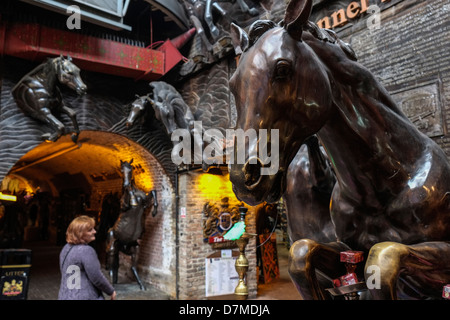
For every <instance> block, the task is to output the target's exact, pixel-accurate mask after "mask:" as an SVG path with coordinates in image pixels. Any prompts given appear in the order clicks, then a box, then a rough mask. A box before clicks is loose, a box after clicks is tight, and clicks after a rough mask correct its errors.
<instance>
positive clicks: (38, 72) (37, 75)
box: [12, 58, 60, 95]
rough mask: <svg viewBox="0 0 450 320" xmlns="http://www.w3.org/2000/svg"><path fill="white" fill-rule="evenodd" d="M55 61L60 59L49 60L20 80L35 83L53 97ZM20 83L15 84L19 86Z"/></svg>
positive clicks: (55, 72)
mask: <svg viewBox="0 0 450 320" xmlns="http://www.w3.org/2000/svg"><path fill="white" fill-rule="evenodd" d="M57 59H60V58H55V59H49V60H47V61H46V62H45V63H42V64H40V65H38V66H37V67H36V68H34V69H33V70H31V71H30V72H28V73H27V74H26V75H25V76H23V77H22V79H27V80H30V81H37V82H38V83H39V84H40V85H42V86H43V87H44V89H45V90H46V91H47V92H48V93H49V94H50V95H53V94H54V90H55V88H56V84H57V76H56V74H57V65H58V62H57ZM21 82H22V81H19V82H17V84H16V86H18V85H20V84H21ZM16 86H15V87H16ZM15 87H14V88H15ZM14 88H13V89H12V91H13V90H14Z"/></svg>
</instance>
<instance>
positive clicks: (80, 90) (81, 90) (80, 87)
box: [77, 84, 87, 96]
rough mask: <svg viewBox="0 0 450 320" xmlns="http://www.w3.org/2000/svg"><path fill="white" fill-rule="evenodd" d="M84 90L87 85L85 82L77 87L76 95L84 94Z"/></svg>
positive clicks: (85, 90)
mask: <svg viewBox="0 0 450 320" xmlns="http://www.w3.org/2000/svg"><path fill="white" fill-rule="evenodd" d="M86 92H87V86H86V85H85V84H83V85H81V86H79V87H77V94H78V95H80V96H82V95H85V94H86Z"/></svg>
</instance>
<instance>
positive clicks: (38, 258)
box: [24, 241, 300, 300]
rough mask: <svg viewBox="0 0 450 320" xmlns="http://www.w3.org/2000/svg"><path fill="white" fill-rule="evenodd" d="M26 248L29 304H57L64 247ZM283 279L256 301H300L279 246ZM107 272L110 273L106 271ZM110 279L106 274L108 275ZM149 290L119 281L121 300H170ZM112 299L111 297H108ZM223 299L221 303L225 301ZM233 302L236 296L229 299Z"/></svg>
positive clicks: (284, 251) (260, 288) (38, 244)
mask: <svg viewBox="0 0 450 320" xmlns="http://www.w3.org/2000/svg"><path fill="white" fill-rule="evenodd" d="M24 247H26V248H27V249H31V250H32V266H31V272H30V282H29V288H28V300H56V299H57V298H58V291H59V285H60V281H61V275H60V271H59V268H58V257H59V252H60V251H61V247H60V246H55V245H52V244H49V243H45V242H39V241H37V242H30V243H27V244H26V245H25V246H24ZM278 258H279V264H280V278H279V279H276V280H274V281H272V282H271V283H268V284H264V285H259V286H258V295H257V297H256V298H255V300H299V299H300V295H299V294H298V292H297V290H296V289H295V287H294V285H293V284H292V281H291V280H290V278H289V275H288V273H287V249H285V248H284V247H283V246H282V245H279V246H278ZM104 272H106V271H104ZM105 275H106V273H105ZM146 287H147V290H145V291H141V290H140V289H139V286H138V285H137V283H135V282H132V281H131V280H129V281H128V280H127V279H123V278H119V283H118V284H116V285H115V288H116V292H117V299H118V300H169V299H170V297H169V296H168V295H167V294H165V293H164V292H162V291H161V290H159V289H157V288H154V287H153V286H151V285H149V284H146ZM106 298H107V299H108V297H106ZM223 298H224V297H222V298H221V299H223ZM228 298H229V299H230V300H233V298H234V297H233V296H231V297H227V298H226V299H228Z"/></svg>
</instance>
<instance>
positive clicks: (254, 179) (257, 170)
mask: <svg viewBox="0 0 450 320" xmlns="http://www.w3.org/2000/svg"><path fill="white" fill-rule="evenodd" d="M261 167H262V165H261V161H260V160H259V159H256V161H255V159H249V160H248V161H247V162H246V164H245V165H244V170H243V171H244V175H245V185H246V186H247V187H248V188H251V187H252V186H254V185H256V184H258V182H259V181H260V180H261Z"/></svg>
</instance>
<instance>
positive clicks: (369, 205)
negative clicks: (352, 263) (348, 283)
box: [230, 0, 450, 299]
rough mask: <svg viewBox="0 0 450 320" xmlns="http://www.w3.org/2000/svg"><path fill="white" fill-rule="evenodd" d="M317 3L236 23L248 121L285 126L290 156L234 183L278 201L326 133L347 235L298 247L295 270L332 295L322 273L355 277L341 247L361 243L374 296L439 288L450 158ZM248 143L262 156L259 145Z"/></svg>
mask: <svg viewBox="0 0 450 320" xmlns="http://www.w3.org/2000/svg"><path fill="white" fill-rule="evenodd" d="M311 9H312V1H311V0H291V1H290V3H289V4H288V6H287V9H286V13H285V17H284V20H283V21H282V23H281V25H274V24H273V23H269V22H268V23H262V22H259V23H258V24H256V25H255V26H254V27H253V28H251V29H250V31H249V35H250V36H248V35H247V34H246V33H245V31H243V30H242V29H240V28H239V27H237V26H234V27H233V30H234V31H233V32H234V33H235V35H234V36H233V39H240V40H241V41H240V43H241V50H242V52H243V53H242V56H241V58H240V62H239V65H238V67H237V69H236V71H235V73H234V74H233V76H232V77H231V79H230V89H231V90H232V92H233V94H234V96H235V98H236V107H237V110H238V120H237V127H239V128H241V129H243V130H247V129H255V130H256V129H267V130H272V129H274V130H278V132H279V143H278V150H279V164H280V165H279V170H278V171H277V172H276V173H275V174H271V175H261V174H260V172H261V170H260V169H261V168H262V167H263V166H264V165H266V164H263V162H262V161H261V160H260V159H249V158H248V157H247V158H246V161H245V163H244V164H232V165H230V180H231V182H232V184H233V189H234V192H235V194H236V195H237V197H238V198H239V199H240V200H242V201H245V202H247V203H248V204H251V205H255V204H257V203H260V202H262V201H268V202H273V201H276V200H278V199H279V197H280V195H282V194H283V193H284V191H285V189H286V168H287V167H288V165H289V164H290V162H291V161H292V159H293V158H294V156H295V154H296V153H297V151H298V149H299V148H300V146H301V144H302V143H303V142H304V141H305V139H307V138H308V137H309V136H311V135H313V134H317V136H318V138H319V139H320V141H321V143H322V145H323V146H324V148H325V150H326V153H327V154H328V157H329V159H330V162H331V163H332V166H333V169H334V172H335V174H336V179H337V183H336V184H335V187H334V189H333V193H332V196H331V201H330V217H331V220H332V222H333V225H334V227H335V231H336V236H337V241H332V242H328V243H326V242H320V241H315V240H314V239H302V240H299V241H297V242H296V243H294V244H293V246H292V247H291V250H290V263H289V273H290V275H291V278H292V279H293V281H294V283H295V284H296V286H297V288H298V290H299V292H300V294H301V295H302V297H303V298H304V299H326V298H329V296H328V294H327V292H326V290H325V289H326V288H324V286H323V284H322V283H323V282H320V283H319V281H318V274H319V273H321V274H323V275H325V276H326V277H328V279H335V278H337V277H339V276H340V275H343V274H344V273H345V268H344V267H343V266H342V264H341V263H340V262H339V255H340V252H341V251H345V250H349V249H352V250H360V251H363V252H364V253H365V256H366V263H365V268H364V272H362V274H359V276H360V277H361V276H363V277H365V280H366V283H369V282H368V281H369V280H370V279H371V277H372V276H373V275H375V276H376V279H378V281H376V282H375V283H371V286H370V287H369V286H368V287H369V288H368V289H369V291H370V295H371V297H372V298H373V299H398V298H405V299H407V298H426V297H431V298H439V297H440V295H441V292H442V288H443V286H444V285H445V284H447V283H450V228H449V225H450V208H449V200H450V199H449V195H450V193H449V192H450V165H449V162H448V160H447V157H446V155H445V154H444V152H443V151H442V150H441V148H439V146H438V145H437V144H436V143H435V142H434V141H433V140H431V139H430V138H428V137H427V136H425V135H424V134H422V133H420V132H419V131H418V130H417V129H416V128H415V126H414V125H413V124H412V123H411V121H409V120H408V118H407V117H406V116H405V115H404V113H403V112H402V111H401V109H400V108H399V107H398V106H397V105H396V104H395V102H394V101H393V100H392V98H391V97H390V96H389V94H388V92H387V91H386V90H385V89H384V88H383V87H382V85H381V84H380V83H379V82H378V81H377V80H376V79H375V77H374V76H373V75H372V74H371V73H370V72H369V71H368V70H367V69H365V68H364V67H363V66H361V65H360V64H359V63H358V62H357V61H356V57H355V55H354V52H353V51H352V50H351V48H350V46H349V45H348V44H346V43H344V42H343V41H341V40H340V39H339V38H337V36H336V34H335V33H334V32H332V31H330V30H323V29H319V28H318V27H317V26H316V25H315V24H313V23H311V22H310V21H308V19H309V16H310V13H311ZM270 139H271V138H270V137H269V139H267V140H268V141H267V142H268V143H270ZM241 147H243V146H239V145H235V149H237V148H241ZM246 147H248V148H249V150H248V154H252V152H251V151H252V150H251V148H254V147H255V146H254V145H251V144H249V145H248V146H246ZM237 150H238V149H237ZM237 150H235V152H237ZM373 270H375V271H373ZM316 271H317V272H316ZM372 279H373V278H372ZM330 286H331V284H330Z"/></svg>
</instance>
